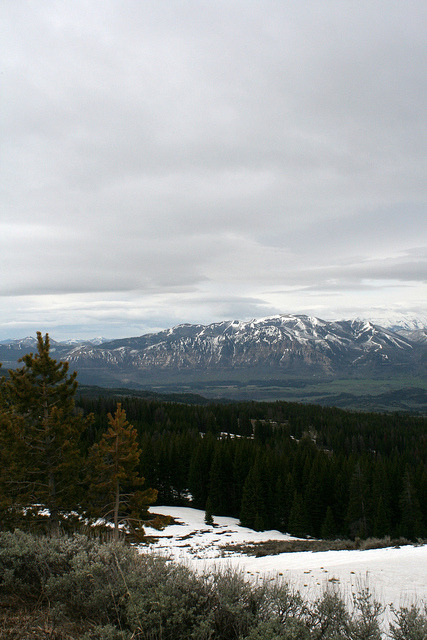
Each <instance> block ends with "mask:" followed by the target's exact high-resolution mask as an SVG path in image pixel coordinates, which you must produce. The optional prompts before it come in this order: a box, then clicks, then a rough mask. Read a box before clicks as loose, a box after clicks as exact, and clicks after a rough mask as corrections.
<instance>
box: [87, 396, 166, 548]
mask: <svg viewBox="0 0 427 640" xmlns="http://www.w3.org/2000/svg"><path fill="white" fill-rule="evenodd" d="M107 418H108V424H109V427H108V429H107V431H105V432H104V433H103V434H102V437H101V440H100V441H99V442H98V443H95V444H94V445H93V446H92V448H91V449H90V451H89V455H88V461H87V466H88V482H89V493H88V500H89V503H90V504H91V505H93V506H94V507H92V509H93V511H94V512H95V513H97V515H100V516H102V517H104V518H107V519H108V517H111V516H113V520H114V536H115V539H116V540H117V539H118V537H119V524H120V522H126V524H127V525H128V526H131V527H132V528H133V530H135V531H137V530H138V529H140V528H141V526H142V518H144V517H145V518H146V519H148V511H147V508H148V506H149V505H150V504H152V503H153V502H155V501H156V498H157V491H155V490H154V489H147V490H146V491H131V492H130V490H131V489H134V488H135V487H137V486H141V485H142V484H143V483H144V481H145V480H144V478H142V477H141V476H140V475H139V473H138V471H137V469H136V467H137V466H138V463H139V458H140V455H141V449H140V448H139V446H138V440H137V439H138V434H137V431H136V429H135V428H134V427H133V426H132V425H131V424H129V422H128V421H127V419H126V412H125V411H124V410H123V409H122V407H121V404H120V403H118V404H117V409H116V412H115V414H114V416H113V415H112V414H111V413H109V414H108V416H107ZM124 487H126V488H127V492H126V493H125V492H124V491H123V489H124ZM96 506H99V509H98V510H97V509H96ZM123 511H125V514H123V517H122V518H120V516H121V515H122V512H123Z"/></svg>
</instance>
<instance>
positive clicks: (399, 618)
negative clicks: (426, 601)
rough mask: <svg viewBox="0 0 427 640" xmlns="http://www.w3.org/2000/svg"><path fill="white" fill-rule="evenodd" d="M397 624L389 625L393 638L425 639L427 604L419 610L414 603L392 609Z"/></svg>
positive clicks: (426, 632) (426, 631)
mask: <svg viewBox="0 0 427 640" xmlns="http://www.w3.org/2000/svg"><path fill="white" fill-rule="evenodd" d="M394 615H395V617H396V622H397V624H391V625H390V635H391V637H392V638H393V640H425V638H427V605H426V606H425V607H424V611H423V612H422V611H420V610H419V609H418V608H417V607H416V606H415V605H412V606H410V607H401V608H400V609H399V610H398V611H394Z"/></svg>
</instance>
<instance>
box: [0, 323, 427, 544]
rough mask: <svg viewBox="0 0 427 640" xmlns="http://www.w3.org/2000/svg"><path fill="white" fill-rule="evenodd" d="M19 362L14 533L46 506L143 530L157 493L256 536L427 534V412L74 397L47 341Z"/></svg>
mask: <svg viewBox="0 0 427 640" xmlns="http://www.w3.org/2000/svg"><path fill="white" fill-rule="evenodd" d="M22 363H23V364H22V366H21V368H19V369H17V370H15V371H11V372H9V375H8V376H4V377H3V378H2V382H1V385H0V391H1V396H0V445H1V449H0V452H1V453H0V457H1V460H0V462H1V467H0V469H1V471H0V516H1V521H0V522H1V528H3V529H7V528H13V526H15V525H16V519H17V517H18V515H19V514H21V515H22V513H23V512H25V514H31V510H32V509H34V506H35V505H37V506H38V508H39V507H40V505H41V506H42V507H44V508H46V509H47V510H48V512H49V514H50V521H51V523H52V522H53V525H54V527H55V526H59V522H60V521H61V518H64V516H65V515H66V514H70V513H71V512H72V513H74V514H76V515H77V516H80V515H82V514H84V515H85V516H86V517H93V518H95V517H99V516H103V517H108V518H111V521H114V523H115V531H116V532H117V531H118V527H119V522H124V521H126V523H127V524H128V525H130V526H132V527H133V529H134V530H135V532H137V531H138V527H140V531H141V532H143V523H144V522H147V521H150V514H149V506H150V504H153V502H154V501H155V500H156V496H157V503H158V504H165V505H167V504H169V505H185V506H193V507H195V508H199V509H204V510H206V512H207V515H208V516H209V517H210V516H213V517H214V516H215V515H225V516H233V517H236V518H239V519H240V521H241V523H242V524H243V525H245V526H248V527H251V528H254V529H256V530H264V529H278V530H280V531H286V532H289V533H291V534H294V535H297V536H314V537H322V538H328V539H334V538H343V537H346V538H348V537H350V538H353V539H355V538H367V537H372V536H374V537H384V536H390V537H405V538H407V539H410V540H416V539H419V538H424V537H426V536H427V464H426V461H427V420H426V418H425V417H421V416H410V415H408V414H397V413H396V414H379V413H361V412H348V411H344V410H340V409H334V408H326V407H320V406H315V405H305V404H299V403H288V402H281V401H277V402H240V403H238V402H229V403H227V402H206V401H205V402H204V403H203V404H196V403H193V404H187V403H185V402H182V401H181V402H176V401H170V400H168V401H166V400H164V399H162V398H161V397H157V398H156V397H150V398H144V397H138V396H136V395H135V394H134V393H132V394H130V393H129V394H127V393H126V391H125V390H121V391H120V392H119V393H116V394H112V393H107V392H103V391H102V390H99V394H98V395H96V394H95V393H94V392H93V390H92V392H91V393H84V392H82V393H79V394H77V381H76V375H75V374H74V373H72V374H70V373H69V372H68V364H67V363H59V362H56V361H55V360H53V359H52V358H51V356H50V353H49V339H48V336H46V337H45V338H42V336H41V335H40V334H38V353H37V354H36V355H33V354H28V355H27V356H25V357H24V358H23V359H22ZM193 402H194V399H193ZM38 513H40V508H39V509H38ZM33 515H34V518H35V519H34V522H35V521H36V514H33ZM68 517H69V516H68Z"/></svg>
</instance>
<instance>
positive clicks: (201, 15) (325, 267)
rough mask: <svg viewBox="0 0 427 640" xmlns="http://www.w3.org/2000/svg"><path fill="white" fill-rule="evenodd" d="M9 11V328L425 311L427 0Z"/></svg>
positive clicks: (60, 331)
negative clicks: (290, 314) (301, 314)
mask: <svg viewBox="0 0 427 640" xmlns="http://www.w3.org/2000/svg"><path fill="white" fill-rule="evenodd" d="M0 23H1V27H0V30H1V31H0V37H1V41H2V47H1V52H0V63H1V68H0V82H1V88H2V89H1V90H2V98H3V99H2V109H1V114H0V123H1V126H0V130H1V137H0V154H1V159H0V163H1V164H0V172H1V173H0V175H1V178H0V339H6V338H17V337H23V336H26V335H35V332H36V331H37V330H40V331H42V332H45V331H48V332H49V333H50V335H51V337H52V338H54V339H58V340H59V339H64V338H74V337H86V338H90V337H94V336H99V335H102V336H105V337H108V338H114V337H124V336H134V335H142V334H143V333H147V332H151V331H156V330H159V329H163V328H166V327H172V326H175V325H177V324H179V323H183V322H191V323H193V322H194V323H195V322H197V323H204V324H205V323H210V322H215V321H220V320H225V319H231V320H232V319H240V320H245V319H250V318H260V317H265V316H269V315H275V314H278V313H307V314H310V315H316V316H318V317H321V318H325V319H342V318H348V317H356V316H359V317H360V316H362V317H367V316H368V317H369V315H375V314H376V313H383V312H384V310H387V311H388V310H392V311H393V312H403V313H406V312H411V313H413V314H425V312H426V304H425V301H426V300H427V295H426V254H427V252H426V235H427V234H426V219H427V216H426V215H425V214H426V185H427V181H426V175H427V171H426V117H425V114H426V113H427V106H426V82H425V70H426V48H427V47H426V38H425V33H426V27H427V5H426V4H425V2H424V1H423V0H406V1H405V2H401V0H384V1H383V0H369V2H360V0H354V1H353V0H303V1H302V2H295V0H263V1H262V2H261V1H254V0H214V1H212V0H160V1H159V0H144V1H143V2H141V1H140V0H73V2H69V1H68V0H56V1H53V0H43V2H32V1H30V0H25V1H24V0H14V1H13V2H10V1H8V0H3V1H2V2H0Z"/></svg>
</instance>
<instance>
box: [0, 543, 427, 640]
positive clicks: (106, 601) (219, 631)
mask: <svg viewBox="0 0 427 640" xmlns="http://www.w3.org/2000/svg"><path fill="white" fill-rule="evenodd" d="M0 594H1V595H0V604H1V605H3V606H2V607H1V608H0V614H1V615H0V635H1V637H3V636H4V637H5V638H11V639H12V638H14V639H15V640H18V639H21V638H22V639H23V640H24V639H25V640H26V639H27V638H28V639H29V638H40V639H41V638H44V637H46V638H47V637H52V638H56V639H57V640H72V639H74V638H80V640H296V639H298V640H320V639H322V640H383V639H384V640H385V638H386V637H389V638H390V637H391V638H392V640H424V639H425V638H426V637H427V610H426V609H423V610H421V609H419V608H417V607H415V606H411V607H408V608H401V609H399V610H398V611H395V612H394V614H395V621H394V623H393V624H391V626H390V634H385V633H383V632H381V630H380V623H379V620H380V617H381V614H382V612H383V607H382V606H381V605H380V604H379V603H378V602H376V601H375V599H373V598H372V596H371V594H370V592H369V590H368V589H361V591H360V592H359V594H358V595H357V596H356V597H355V602H354V610H353V611H349V609H348V608H347V607H346V606H345V603H344V602H343V600H342V598H341V596H340V594H339V593H337V592H335V591H326V592H325V593H324V594H323V596H322V597H320V598H318V600H316V601H315V602H314V603H309V602H307V601H305V600H304V599H303V598H302V596H301V595H300V593H298V592H297V591H295V590H293V589H292V588H291V587H290V586H289V585H288V584H287V583H285V582H278V581H274V582H273V583H258V584H253V583H248V582H246V581H245V579H244V576H243V575H242V574H241V573H240V572H238V571H234V570H226V571H223V572H217V573H215V574H213V575H208V574H205V575H202V576H198V575H196V574H195V573H193V572H192V571H190V570H189V569H188V568H186V567H183V566H181V565H177V564H174V563H172V562H170V561H168V560H167V559H165V558H162V557H158V556H155V555H152V554H150V553H146V554H138V552H137V551H136V550H135V549H134V548H132V547H130V546H128V545H126V544H125V543H114V542H108V543H101V542H99V541H97V540H92V539H89V538H87V537H85V536H82V535H74V536H72V537H52V538H49V537H35V536H33V535H30V534H27V533H23V532H21V531H17V532H15V533H14V534H12V533H0ZM1 616H2V617H1ZM17 620H21V624H20V626H19V625H18V624H17ZM20 627H21V628H20ZM33 627H34V628H33ZM37 630H39V631H37ZM42 631H43V632H42ZM3 632H4V633H3ZM2 633H3V635H2ZM5 634H6V635H5Z"/></svg>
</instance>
